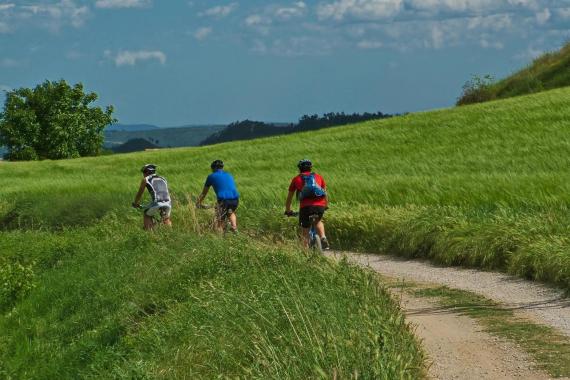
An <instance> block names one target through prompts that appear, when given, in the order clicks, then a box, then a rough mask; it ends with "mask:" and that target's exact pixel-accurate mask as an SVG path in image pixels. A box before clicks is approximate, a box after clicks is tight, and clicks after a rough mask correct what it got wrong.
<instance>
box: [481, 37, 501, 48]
mask: <svg viewBox="0 0 570 380" xmlns="http://www.w3.org/2000/svg"><path fill="white" fill-rule="evenodd" d="M479 45H480V46H481V47H482V48H485V49H496V50H502V49H503V48H504V47H505V45H504V44H503V43H502V42H500V41H492V40H489V39H487V38H482V39H481V41H479Z"/></svg>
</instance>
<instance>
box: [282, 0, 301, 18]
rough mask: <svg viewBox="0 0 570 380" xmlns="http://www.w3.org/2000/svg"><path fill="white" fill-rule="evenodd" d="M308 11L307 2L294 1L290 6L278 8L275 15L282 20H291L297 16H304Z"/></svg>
mask: <svg viewBox="0 0 570 380" xmlns="http://www.w3.org/2000/svg"><path fill="white" fill-rule="evenodd" d="M306 13H307V4H305V3H304V2H302V1H298V2H296V3H294V4H293V5H292V6H290V7H283V8H277V9H276V10H275V16H276V17H277V18H279V19H281V20H289V19H291V18H295V17H302V16H304V15H305V14H306Z"/></svg>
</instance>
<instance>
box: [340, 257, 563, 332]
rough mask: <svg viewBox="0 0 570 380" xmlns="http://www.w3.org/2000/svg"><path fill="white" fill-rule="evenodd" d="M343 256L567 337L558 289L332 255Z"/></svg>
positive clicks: (418, 264)
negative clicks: (469, 296)
mask: <svg viewBox="0 0 570 380" xmlns="http://www.w3.org/2000/svg"><path fill="white" fill-rule="evenodd" d="M344 254H346V255H347V257H348V258H349V260H350V261H352V262H355V263H358V264H361V265H363V266H368V267H371V268H372V269H374V270H375V271H377V272H378V273H380V274H382V275H385V276H388V277H392V278H397V279H403V280H406V281H413V282H422V283H431V284H440V285H446V286H448V287H450V288H455V289H461V290H467V291H470V292H473V293H477V294H480V295H482V296H484V297H486V298H488V299H491V300H494V301H496V302H499V303H501V304H502V305H503V306H505V307H507V308H511V309H513V310H514V311H515V312H516V313H517V314H519V315H521V316H525V317H526V318H530V319H531V320H533V321H535V322H537V323H541V324H544V325H547V326H551V327H553V328H555V329H556V330H558V331H559V332H561V333H562V334H564V335H566V336H570V298H568V297H565V296H564V293H563V292H562V291H561V290H557V289H552V288H549V287H546V286H544V285H541V284H537V283H533V282H530V281H525V280H522V279H518V278H515V277H512V276H509V275H506V274H503V273H497V272H482V271H478V270H474V269H462V268H450V267H436V266H434V265H432V264H430V263H428V262H426V261H419V260H404V259H400V258H397V257H393V256H387V255H373V254H356V253H342V254H341V253H332V255H333V256H335V257H336V258H339V257H341V256H342V255H344Z"/></svg>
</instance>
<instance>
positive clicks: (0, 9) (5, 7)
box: [0, 3, 16, 12]
mask: <svg viewBox="0 0 570 380" xmlns="http://www.w3.org/2000/svg"><path fill="white" fill-rule="evenodd" d="M15 6H16V4H14V3H8V4H0V12H3V11H6V10H8V9H12V8H14V7H15Z"/></svg>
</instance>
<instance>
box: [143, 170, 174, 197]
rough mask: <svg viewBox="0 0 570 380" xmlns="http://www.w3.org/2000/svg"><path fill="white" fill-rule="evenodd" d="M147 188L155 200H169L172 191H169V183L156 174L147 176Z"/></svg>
mask: <svg viewBox="0 0 570 380" xmlns="http://www.w3.org/2000/svg"><path fill="white" fill-rule="evenodd" d="M146 183H147V188H148V191H149V192H150V195H151V197H152V201H153V202H169V201H170V193H169V192H168V184H167V183H166V180H165V179H164V178H162V177H160V176H157V175H156V174H154V175H151V176H149V177H147V179H146Z"/></svg>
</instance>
